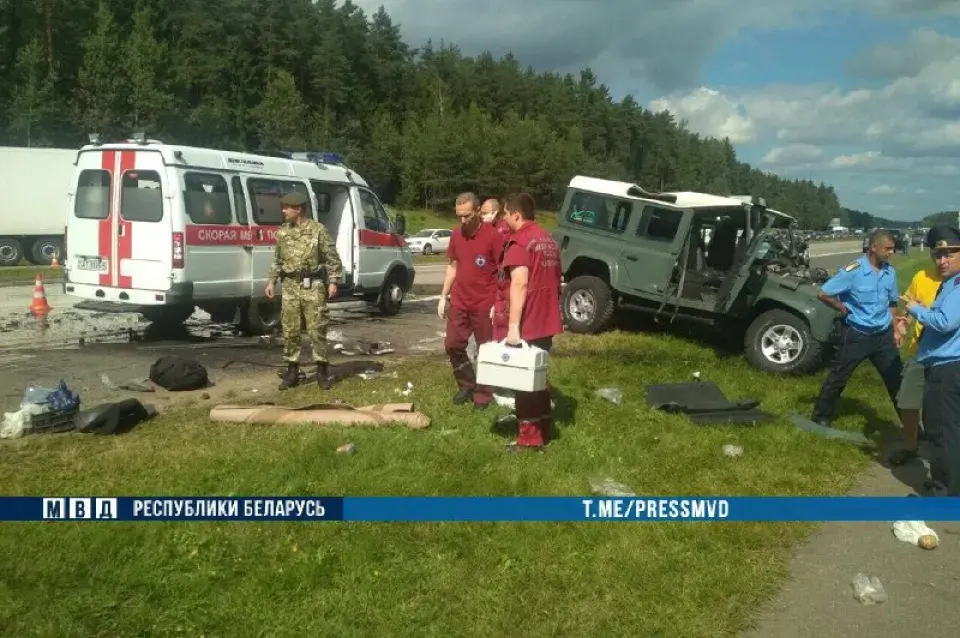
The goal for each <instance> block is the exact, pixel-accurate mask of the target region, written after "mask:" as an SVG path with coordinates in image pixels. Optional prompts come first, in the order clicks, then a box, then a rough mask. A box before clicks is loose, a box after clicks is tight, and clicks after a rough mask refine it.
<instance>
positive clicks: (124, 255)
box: [117, 151, 137, 288]
mask: <svg viewBox="0 0 960 638" xmlns="http://www.w3.org/2000/svg"><path fill="white" fill-rule="evenodd" d="M136 160H137V153H136V151H122V152H121V153H120V177H119V178H118V180H117V182H118V184H117V189H118V191H119V194H118V195H117V202H118V203H120V202H122V201H123V174H124V173H125V172H127V171H129V170H133V168H134V167H135V166H136ZM120 212H121V215H118V216H117V286H118V287H120V288H133V277H130V276H125V275H121V274H120V269H121V268H122V267H123V262H124V261H125V260H130V259H133V224H132V223H131V222H127V221H124V220H123V215H122V212H123V211H120Z"/></svg>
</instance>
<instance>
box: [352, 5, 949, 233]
mask: <svg viewBox="0 0 960 638" xmlns="http://www.w3.org/2000/svg"><path fill="white" fill-rule="evenodd" d="M355 2H356V3H357V4H359V5H360V6H361V7H362V8H363V9H365V10H368V11H373V10H376V7H377V6H378V5H380V4H383V5H384V7H385V8H386V10H387V12H388V13H389V14H390V15H391V17H393V18H394V20H395V21H396V22H398V23H399V24H400V27H401V30H402V31H403V34H404V37H405V39H406V40H407V41H408V42H409V43H410V44H412V45H414V46H416V45H418V44H420V43H422V42H424V41H425V40H426V39H427V38H434V39H435V40H438V39H440V38H443V39H444V40H446V41H452V42H456V43H457V44H459V45H460V47H461V49H462V50H463V52H464V53H465V54H467V55H474V54H477V53H479V52H481V51H483V50H490V51H491V52H492V53H493V54H494V55H502V54H504V53H506V52H508V51H512V52H513V53H514V54H515V55H516V56H517V57H518V58H519V59H520V61H521V62H522V63H523V64H532V65H534V66H535V67H538V68H541V69H545V70H555V71H560V72H567V71H576V70H578V69H579V68H582V67H585V66H590V67H591V68H593V69H594V70H595V72H596V73H597V75H598V76H599V78H600V80H601V81H602V82H604V83H605V84H607V85H608V86H609V87H610V88H611V90H612V91H613V93H614V95H615V96H616V97H622V96H624V95H626V94H632V95H634V96H635V97H636V99H637V100H638V101H639V102H640V103H642V104H644V105H645V106H647V107H648V108H650V109H652V110H657V111H659V110H663V109H667V110H669V111H671V112H672V113H674V114H675V115H676V116H677V117H678V118H682V119H685V120H686V121H687V122H688V126H689V127H690V128H691V129H692V130H694V131H697V132H699V133H701V134H704V135H715V136H718V137H723V136H729V137H730V138H731V141H733V143H734V145H735V147H736V148H737V152H738V155H739V156H740V158H741V159H742V160H744V161H747V162H749V163H750V164H752V165H753V166H756V167H758V168H761V169H763V170H767V171H771V172H774V173H777V174H779V175H783V176H785V177H797V178H804V179H813V180H816V181H823V182H825V183H827V184H832V185H833V186H834V187H835V188H836V190H837V193H838V195H839V196H840V200H841V203H842V205H844V206H847V207H850V208H856V209H860V210H866V211H869V212H872V213H874V214H877V215H880V216H884V217H890V218H894V219H917V218H919V217H922V216H923V215H925V214H929V213H931V212H937V211H940V210H956V209H958V208H960V189H958V188H957V184H958V183H960V0H830V1H828V0H778V2H777V3H771V2H769V0H525V2H523V3H518V2H516V1H515V0H510V1H508V0H486V1H485V2H483V3H480V2H477V1H476V0H355ZM481 7H482V8H483V9H482V10H480V8H481ZM465 16H469V17H470V19H469V20H467V21H465V20H464V17H465ZM571 42H574V43H575V45H576V46H574V47H571V45H570V43H571Z"/></svg>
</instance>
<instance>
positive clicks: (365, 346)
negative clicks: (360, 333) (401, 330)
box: [333, 339, 394, 357]
mask: <svg viewBox="0 0 960 638" xmlns="http://www.w3.org/2000/svg"><path fill="white" fill-rule="evenodd" d="M390 345H391V344H390V342H389V341H360V340H357V339H353V340H344V341H342V342H341V343H335V344H333V349H334V350H335V351H337V352H339V353H340V354H342V355H344V356H347V357H355V356H359V355H383V354H390V353H392V352H394V350H393V348H391V347H390Z"/></svg>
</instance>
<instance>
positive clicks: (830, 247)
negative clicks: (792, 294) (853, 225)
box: [416, 241, 862, 286]
mask: <svg viewBox="0 0 960 638" xmlns="http://www.w3.org/2000/svg"><path fill="white" fill-rule="evenodd" d="M860 246H861V243H860V242H859V241H844V242H829V243H816V244H812V245H811V246H810V261H811V263H812V264H813V265H814V266H819V267H820V268H826V269H827V270H836V269H837V268H839V267H840V266H843V265H845V264H847V263H848V262H849V260H850V256H851V255H853V256H854V257H858V256H859V255H861V254H862V253H861V249H860ZM416 269H417V275H416V283H417V285H418V286H420V285H422V286H442V285H443V276H444V273H445V272H446V269H447V266H446V264H443V263H430V264H417V265H416Z"/></svg>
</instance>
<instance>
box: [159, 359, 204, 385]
mask: <svg viewBox="0 0 960 638" xmlns="http://www.w3.org/2000/svg"><path fill="white" fill-rule="evenodd" d="M150 380H151V381H153V382H154V383H156V384H157V385H158V386H160V387H161V388H166V389H167V390H170V391H172V392H177V391H187V390H199V389H200V388H205V387H207V386H208V385H210V378H209V377H208V376H207V369H206V368H204V367H203V366H202V365H201V364H200V363H198V362H197V361H194V360H193V359H184V358H182V357H177V356H173V355H171V356H168V357H160V358H159V359H157V360H156V361H155V362H154V364H153V365H152V366H150Z"/></svg>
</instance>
